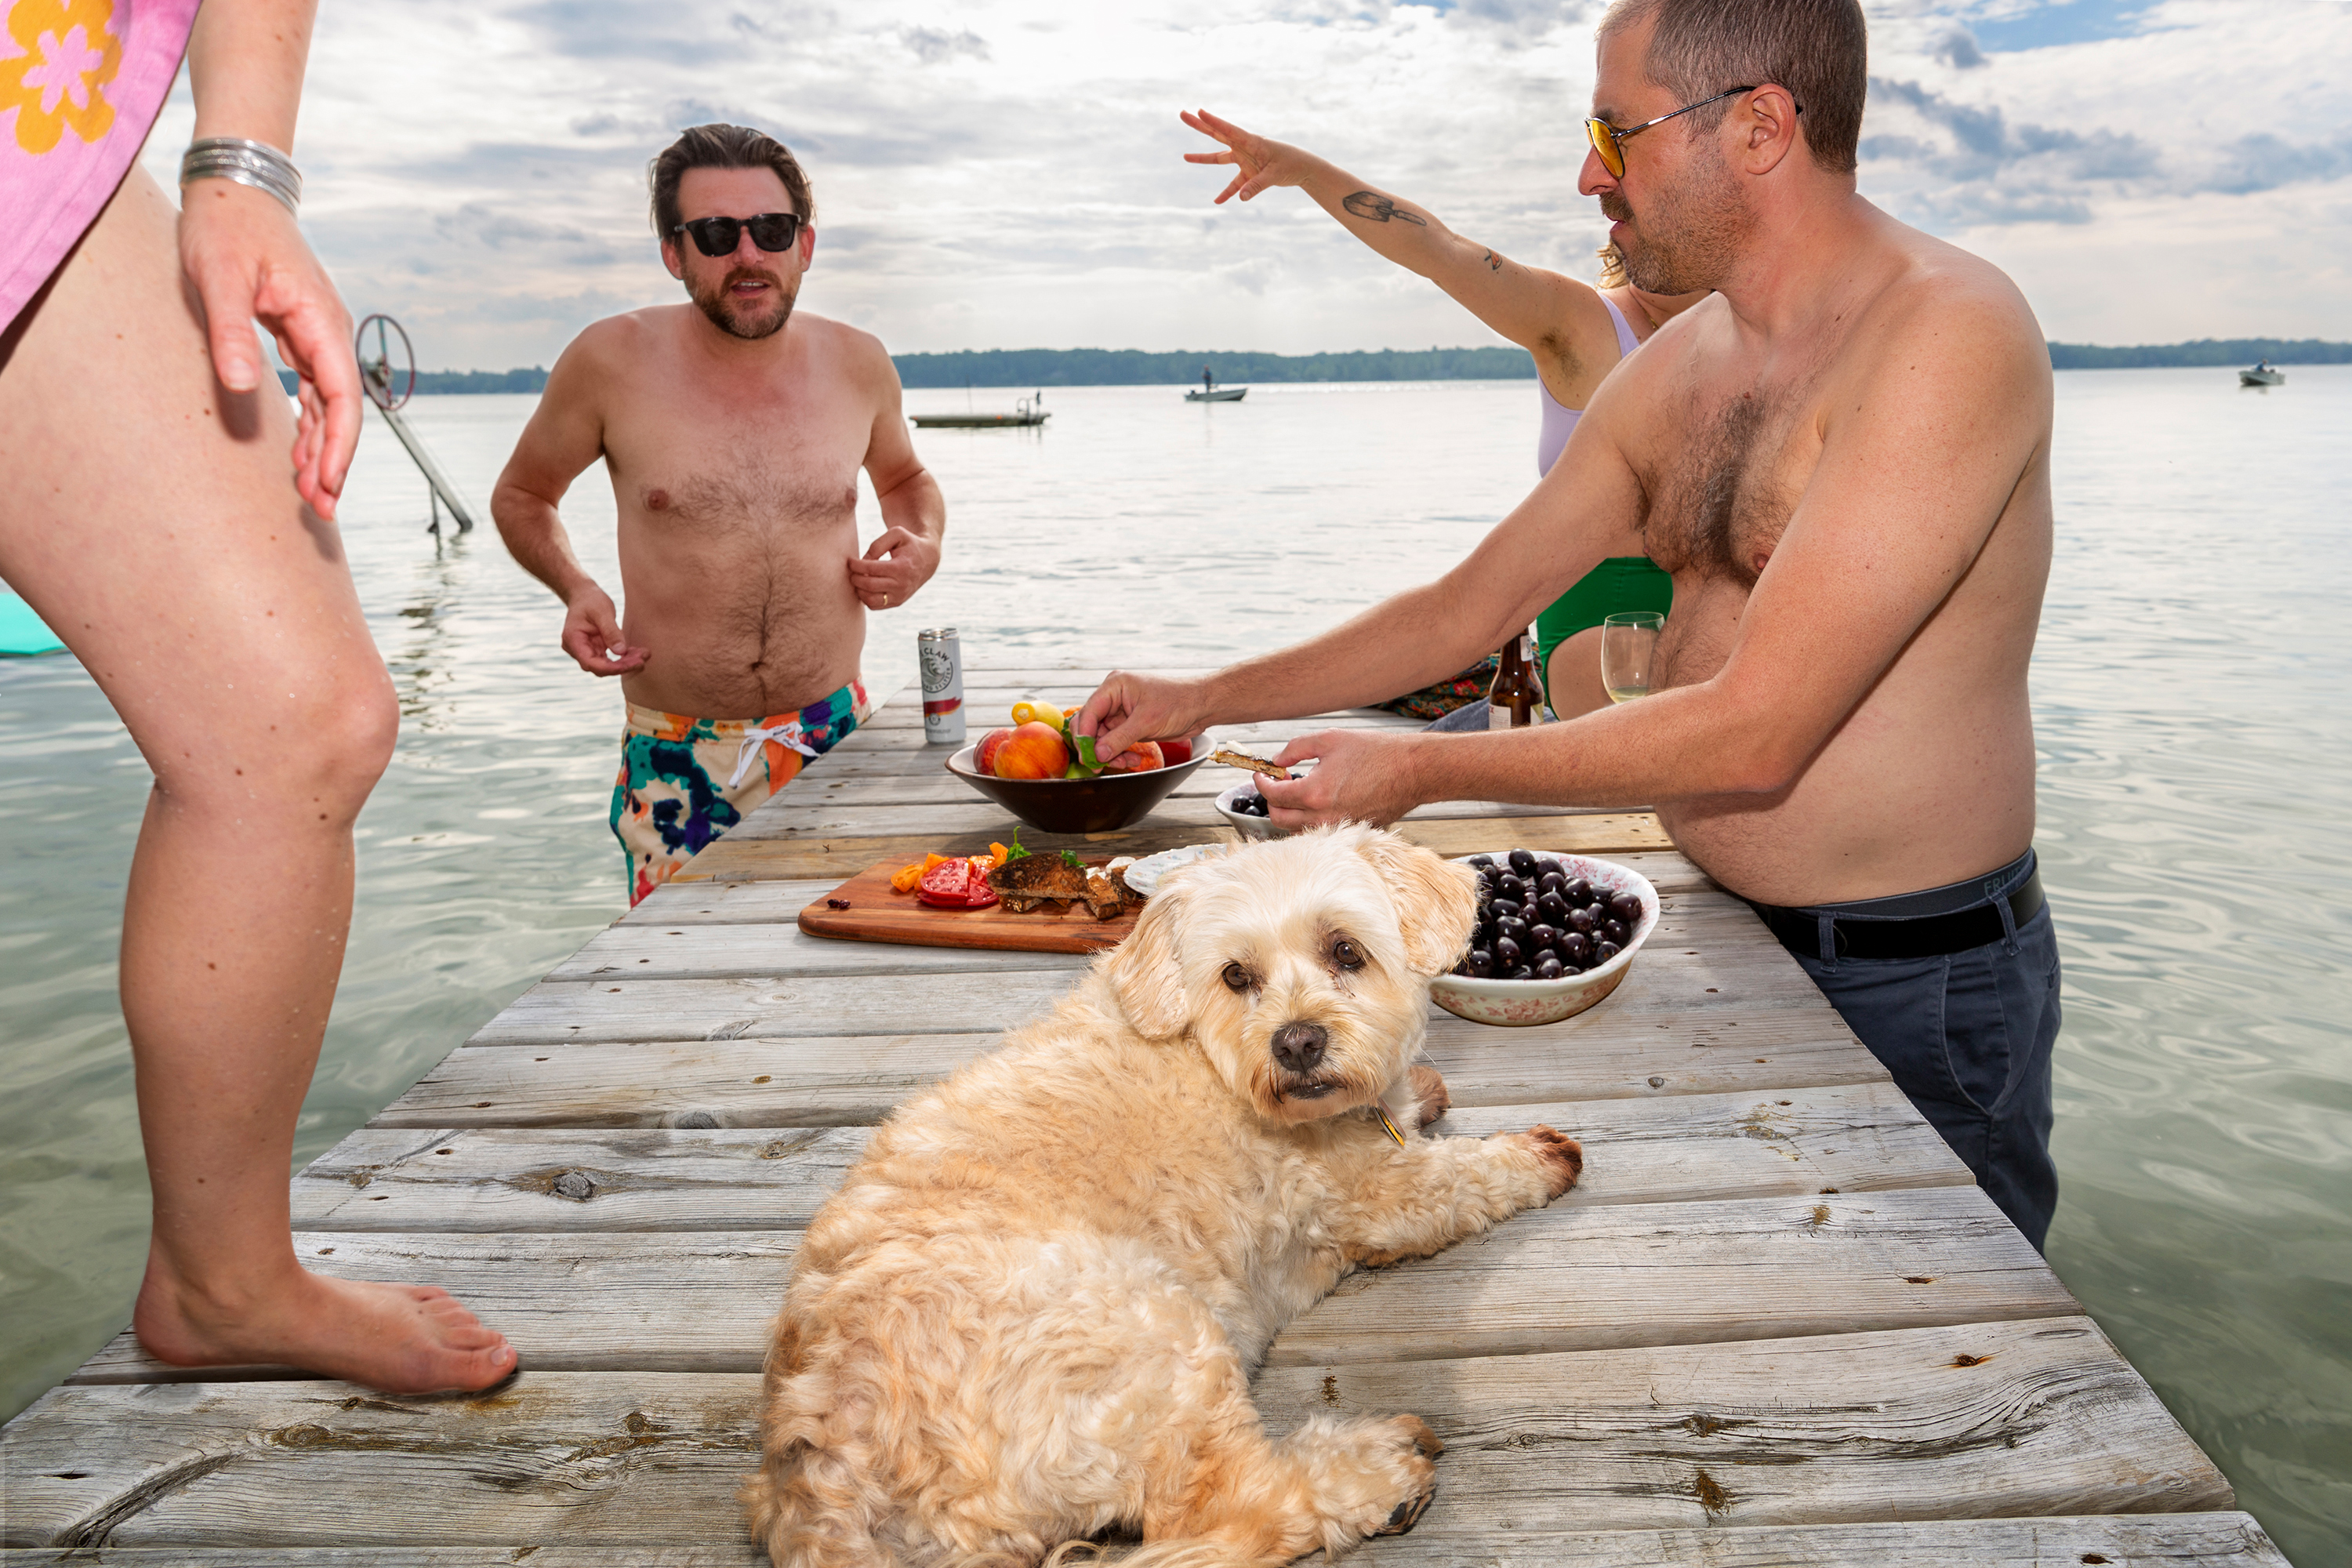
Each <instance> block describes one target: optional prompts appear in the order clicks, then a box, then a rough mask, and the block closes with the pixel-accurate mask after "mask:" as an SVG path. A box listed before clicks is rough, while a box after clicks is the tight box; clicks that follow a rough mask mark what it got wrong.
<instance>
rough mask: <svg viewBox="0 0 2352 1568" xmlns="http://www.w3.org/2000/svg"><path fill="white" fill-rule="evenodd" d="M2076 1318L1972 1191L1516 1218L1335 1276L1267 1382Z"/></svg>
mask: <svg viewBox="0 0 2352 1568" xmlns="http://www.w3.org/2000/svg"><path fill="white" fill-rule="evenodd" d="M2081 1310H2082V1308H2081V1307H2080V1305H2078V1304H2077V1303H2076V1301H2075V1300H2074V1297H2073V1296H2071V1295H2069V1294H2068V1293H2067V1291H2066V1288H2065V1287H2064V1286H2063V1285H2061V1284H2060V1283H2059V1282H2058V1277H2057V1276H2056V1275H2055V1274H2053V1273H2052V1272H2050V1267H2049V1265H2047V1264H2045V1263H2044V1262H2042V1258H2041V1255H2040V1254H2038V1253H2036V1252H2035V1251H2034V1250H2033V1248H2032V1246H2031V1245H2030V1244H2029V1243H2028V1242H2027V1241H2026V1240H2025V1238H2024V1237H2021V1236H2020V1235H2018V1234H2017V1228H2016V1227H2015V1226H2011V1224H2010V1223H2009V1222H2008V1220H2007V1219H2006V1217H2004V1216H2003V1215H2002V1214H2001V1212H2000V1210H1999V1209H1997V1208H1995V1207H1993V1206H1992V1203H1991V1200H1990V1199H1988V1198H1987V1197H1986V1196H1985V1195H1984V1194H1982V1193H1980V1192H1979V1191H1978V1190H1977V1189H1976V1188H1975V1187H1973V1186H1968V1187H1929V1188H1923V1189H1914V1190H1906V1191H1898V1192H1884V1193H1873V1194H1862V1195H1860V1196H1853V1197H1847V1196H1833V1197H1797V1198H1763V1199H1755V1198H1750V1199H1740V1200H1737V1201H1727V1202H1714V1203H1696V1204H1636V1205H1609V1206H1596V1207H1589V1208H1577V1207H1573V1206H1567V1205H1554V1206H1553V1207H1551V1208H1549V1209H1546V1210H1543V1211H1541V1212H1540V1213H1536V1214H1524V1215H1518V1216H1517V1218H1515V1219H1513V1220H1511V1221H1510V1222H1509V1223H1507V1224H1506V1225H1503V1226H1499V1227H1497V1228H1496V1229H1495V1230H1493V1231H1491V1232H1489V1233H1487V1234H1486V1235H1485V1236H1482V1237H1476V1238H1475V1239H1473V1240H1470V1241H1466V1242H1464V1243H1463V1244H1461V1245H1460V1246H1458V1247H1450V1248H1448V1249H1447V1250H1446V1251H1444V1252H1441V1253H1439V1254H1438V1255H1437V1256H1436V1257H1434V1258H1419V1259H1416V1260H1415V1261H1413V1262H1411V1263H1400V1264H1398V1265H1396V1266H1395V1267H1393V1268H1381V1269H1376V1270H1371V1271H1369V1272H1362V1273H1358V1274H1354V1275H1350V1276H1349V1278H1348V1279H1344V1280H1342V1281H1341V1282H1340V1285H1339V1289H1337V1290H1335V1291H1333V1292H1332V1293H1331V1294H1330V1295H1328V1296H1327V1297H1325V1298H1324V1299H1323V1300H1322V1301H1320V1302H1319V1303H1318V1304H1317V1305H1316V1306H1314V1307H1312V1308H1309V1309H1308V1310H1307V1311H1306V1312H1305V1313H1304V1314H1302V1315H1301V1316H1299V1317H1298V1318H1297V1320H1295V1321H1293V1322H1292V1323H1291V1325H1290V1326H1289V1327H1288V1328H1286V1329H1285V1330H1284V1331H1282V1332H1281V1334H1280V1335H1278V1336H1277V1337H1276V1340H1275V1342H1274V1344H1273V1347H1272V1348H1271V1349H1270V1350H1269V1351H1268V1352H1267V1354H1266V1364H1267V1365H1268V1366H1279V1367H1291V1366H1325V1367H1330V1366H1345V1365H1355V1364H1358V1363H1372V1362H1379V1363H1403V1362H1412V1361H1436V1360H1444V1359H1447V1358H1457V1357H1465V1356H1479V1357H1486V1356H1512V1355H1533V1354H1538V1353H1541V1352H1549V1351H1580V1350H1606V1349H1612V1348H1615V1347H1619V1346H1625V1345H1660V1344H1705V1343H1719V1342H1727V1341H1731V1340H1750V1339H1782V1338H1788V1337H1790V1336H1793V1335H1799V1334H1839V1333H1849V1332H1853V1331H1859V1330H1862V1329H1865V1328H1876V1329H1900V1328H1911V1327H1915V1326H1926V1325H1928V1324H1937V1323H1966V1322H1987V1321H2001V1320H2009V1319H2024V1318H2037V1317H2057V1316H2062V1315H2066V1314H2072V1313H2078V1312H2080V1311H2081Z"/></svg>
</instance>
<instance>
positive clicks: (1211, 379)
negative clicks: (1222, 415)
mask: <svg viewBox="0 0 2352 1568" xmlns="http://www.w3.org/2000/svg"><path fill="white" fill-rule="evenodd" d="M1248 395H1249V388H1248V387H1246V386H1219V385H1218V384H1217V378H1216V376H1215V375H1214V374H1212V373H1211V372H1210V370H1209V367H1208V366H1207V365H1202V367H1201V390H1200V391H1198V392H1188V393H1186V394H1185V395H1184V401H1185V402H1187V403H1239V402H1240V401H1241V400H1242V399H1243V398H1244V397H1247V396H1248Z"/></svg>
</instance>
